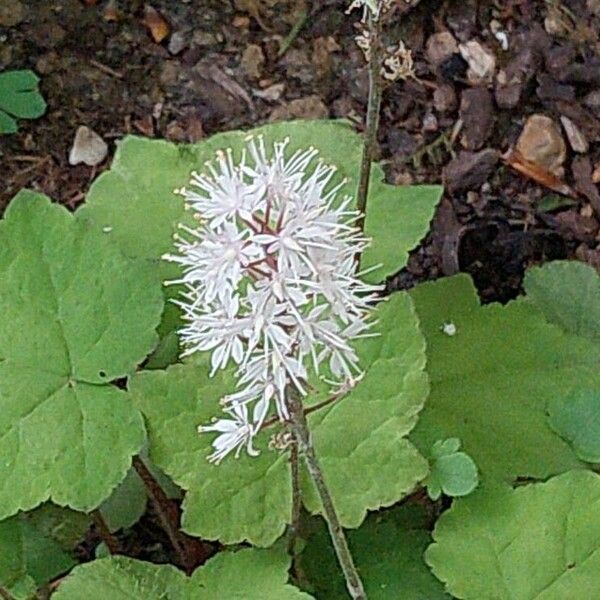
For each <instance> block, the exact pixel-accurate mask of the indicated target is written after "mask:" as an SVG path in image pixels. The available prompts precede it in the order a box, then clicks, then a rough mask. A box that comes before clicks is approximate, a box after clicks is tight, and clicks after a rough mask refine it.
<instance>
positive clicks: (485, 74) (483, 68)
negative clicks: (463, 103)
mask: <svg viewBox="0 0 600 600" xmlns="http://www.w3.org/2000/svg"><path fill="white" fill-rule="evenodd" d="M458 48H459V50H460V54H461V56H462V57H463V58H464V59H465V60H466V61H467V64H468V65H469V69H468V71H467V79H468V80H469V83H470V84H471V85H478V84H480V83H489V82H491V81H492V80H493V78H494V73H495V71H496V57H495V56H494V54H493V53H492V51H491V50H488V49H487V48H485V47H484V46H483V45H482V44H480V43H479V42H478V41H477V40H471V41H470V42H467V43H466V44H461V45H460V46H459V47H458Z"/></svg>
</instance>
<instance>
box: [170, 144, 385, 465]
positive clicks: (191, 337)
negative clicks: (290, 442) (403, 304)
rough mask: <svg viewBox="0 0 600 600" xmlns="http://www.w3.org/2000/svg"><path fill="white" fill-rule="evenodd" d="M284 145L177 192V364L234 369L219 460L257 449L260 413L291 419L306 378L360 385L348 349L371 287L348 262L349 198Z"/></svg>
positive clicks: (354, 244) (352, 232) (227, 156)
mask: <svg viewBox="0 0 600 600" xmlns="http://www.w3.org/2000/svg"><path fill="white" fill-rule="evenodd" d="M287 146H288V140H286V141H284V142H280V143H276V144H274V147H273V148H272V150H271V149H269V151H268V150H267V148H266V146H265V143H264V140H263V139H262V137H259V138H256V139H255V138H249V139H248V140H247V145H246V148H245V150H244V152H243V154H242V156H241V158H240V160H239V161H237V162H236V161H235V160H234V156H233V152H232V151H231V150H227V151H225V152H219V153H218V154H217V161H216V164H210V163H209V164H207V173H206V174H197V173H194V174H193V175H192V181H191V187H190V188H189V189H183V190H179V193H181V194H183V195H184V196H185V198H186V203H187V205H188V206H189V207H190V209H191V210H193V211H194V212H195V213H196V214H197V215H198V216H199V217H200V219H201V223H202V224H201V225H200V226H199V227H198V228H196V229H192V228H189V227H185V226H182V227H181V234H179V235H177V236H176V240H175V247H176V249H177V251H178V252H177V253H176V254H168V255H166V256H165V257H164V258H165V259H166V260H169V261H172V262H175V263H178V264H179V265H181V267H182V270H183V274H182V277H181V278H180V279H177V280H176V281H173V282H169V283H178V284H184V285H185V288H186V291H185V293H184V295H183V297H182V298H181V299H180V300H178V301H177V303H178V304H179V306H180V307H181V308H182V310H183V313H184V319H185V321H186V325H185V326H184V327H183V328H182V329H181V330H180V336H181V340H182V342H183V346H184V348H185V350H184V354H185V355H189V354H192V353H194V352H198V351H209V352H211V367H212V371H211V374H214V373H215V372H216V371H217V370H218V369H223V368H225V367H227V366H228V365H231V364H233V365H236V368H237V380H238V389H237V390H236V391H235V392H234V393H232V394H230V395H229V396H226V397H224V398H223V399H222V400H221V403H222V405H223V408H224V410H225V412H226V413H227V415H228V416H229V417H230V418H226V419H220V420H218V421H216V423H214V424H213V425H208V426H204V427H201V428H200V430H201V431H203V432H204V431H217V432H219V433H220V434H221V435H219V436H218V437H217V438H216V440H215V441H214V443H213V447H214V449H215V452H214V453H213V454H212V455H211V457H210V460H211V461H213V462H219V461H220V460H222V459H223V457H224V456H225V455H227V454H228V453H229V452H232V451H236V455H239V452H240V449H241V448H243V447H246V448H247V451H248V453H249V454H251V455H254V454H256V451H255V450H254V448H253V446H252V439H253V437H254V436H255V435H256V433H257V432H258V431H259V430H260V428H261V426H262V425H263V423H264V421H265V419H266V418H267V416H268V415H269V414H276V415H277V416H278V417H279V419H280V420H286V419H288V417H289V414H288V407H287V403H286V389H288V386H293V387H294V388H295V389H296V390H297V391H298V392H299V393H300V394H301V395H305V394H306V393H307V384H306V381H307V379H308V369H311V370H312V371H313V372H314V373H316V374H318V373H319V372H320V371H321V370H322V367H323V364H327V371H328V375H329V377H330V378H332V383H334V384H337V385H339V384H342V385H343V384H344V383H345V382H346V381H348V380H352V381H353V380H356V379H357V378H358V377H360V374H361V373H360V368H359V365H358V357H357V356H356V354H355V352H354V350H353V348H352V345H351V341H352V340H353V339H355V338H358V337H361V336H365V335H370V334H369V333H368V329H369V323H368V322H367V317H368V314H369V311H370V307H371V305H372V303H373V300H374V299H375V294H376V292H377V291H378V289H379V288H378V287H375V286H370V285H367V284H365V283H364V282H362V281H361V280H360V279H359V277H358V274H357V273H356V272H355V271H356V263H355V260H354V257H355V255H356V253H357V252H360V251H362V250H363V249H364V248H365V246H366V245H367V240H366V238H365V237H364V236H363V235H362V233H361V231H360V230H359V229H358V228H357V227H356V225H355V221H356V219H357V217H358V213H357V212H356V211H354V210H352V208H351V200H352V199H351V197H344V198H341V199H340V198H338V194H339V191H340V189H341V187H342V186H343V185H344V183H345V182H344V181H341V182H338V183H337V184H336V185H332V181H333V178H334V175H335V173H336V169H335V167H332V166H327V165H325V164H323V162H322V161H319V160H318V159H317V154H318V152H317V150H315V149H314V148H309V149H308V150H301V151H300V150H299V151H297V152H296V153H294V154H292V155H291V156H289V157H286V150H287Z"/></svg>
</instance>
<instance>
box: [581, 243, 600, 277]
mask: <svg viewBox="0 0 600 600" xmlns="http://www.w3.org/2000/svg"><path fill="white" fill-rule="evenodd" d="M575 256H576V257H577V258H578V259H579V260H581V261H583V262H584V263H587V264H588V265H590V266H591V267H594V269H596V271H598V274H600V250H592V249H590V248H589V246H587V244H580V245H579V246H577V248H576V249H575Z"/></svg>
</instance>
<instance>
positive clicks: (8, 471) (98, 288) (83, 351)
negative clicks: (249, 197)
mask: <svg viewBox="0 0 600 600" xmlns="http://www.w3.org/2000/svg"><path fill="white" fill-rule="evenodd" d="M162 306H163V299H162V294H161V290H160V284H159V282H158V281H157V280H156V274H155V273H154V272H153V270H152V268H151V267H150V266H148V265H146V264H145V263H142V262H140V261H132V260H130V259H126V258H125V257H123V256H122V255H121V253H120V252H119V250H118V249H117V248H115V246H114V244H112V243H111V241H110V240H109V239H108V238H107V237H106V235H105V234H104V235H103V234H102V233H98V232H96V231H91V230H90V229H89V227H87V226H86V224H85V223H82V222H80V221H78V220H77V219H76V218H75V217H74V216H73V215H72V214H70V213H69V212H67V211H66V210H65V209H64V208H61V207H59V206H58V205H55V204H51V203H50V201H49V200H48V198H46V197H45V196H42V195H40V194H35V193H32V192H23V193H21V194H19V195H18V196H17V197H16V198H15V199H14V200H13V201H12V202H11V204H10V206H9V207H8V209H7V211H6V213H5V217H4V219H3V220H2V222H1V223H0V315H1V317H0V456H2V457H3V460H2V461H0V517H7V516H10V515H12V514H15V513H16V512H17V511H18V510H28V509H30V508H33V507H34V506H36V505H38V504H40V503H41V502H43V501H45V500H47V499H52V500H53V501H54V502H56V503H57V504H60V505H68V506H70V507H72V508H75V509H77V510H82V511H88V510H91V509H93V508H95V507H96V506H98V504H100V502H102V500H104V499H105V498H106V497H107V496H108V495H109V494H110V492H111V490H112V488H114V487H115V486H116V485H117V484H118V483H119V482H120V481H121V480H122V479H123V478H124V477H125V474H126V472H127V470H128V468H129V466H130V462H131V456H132V455H133V454H135V453H136V452H138V451H139V449H140V448H141V446H142V444H143V443H144V438H145V434H144V426H143V421H142V418H141V415H140V414H139V412H138V411H137V410H136V409H135V408H134V407H133V405H132V404H131V401H130V398H129V395H128V394H127V393H126V392H124V391H122V390H120V389H118V388H117V387H115V386H113V385H110V382H111V381H112V380H114V379H116V378H118V377H123V376H124V375H127V374H128V373H129V372H131V371H132V370H134V368H135V367H136V365H137V364H138V363H140V362H141V361H142V360H143V358H144V357H145V356H146V355H147V354H148V352H149V351H150V350H151V349H152V347H153V346H154V344H155V343H156V337H157V336H156V333H155V328H156V326H157V325H158V322H159V319H160V314H161V312H162Z"/></svg>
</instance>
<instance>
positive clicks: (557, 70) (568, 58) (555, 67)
mask: <svg viewBox="0 0 600 600" xmlns="http://www.w3.org/2000/svg"><path fill="white" fill-rule="evenodd" d="M576 58H577V52H576V50H575V48H574V47H573V46H572V45H571V44H568V45H560V46H554V45H553V46H550V47H549V48H547V49H546V51H545V52H544V59H545V63H546V69H547V70H548V72H549V73H550V74H551V75H552V76H553V77H554V78H555V79H559V78H560V77H561V75H562V74H563V73H564V72H565V70H566V69H567V68H568V67H569V65H571V64H573V62H574V61H575V60H576Z"/></svg>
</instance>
